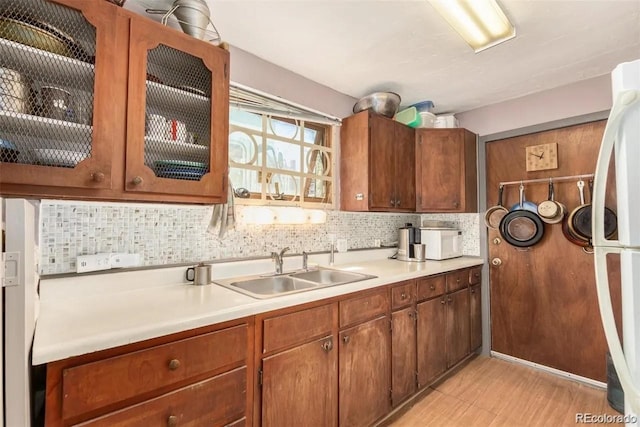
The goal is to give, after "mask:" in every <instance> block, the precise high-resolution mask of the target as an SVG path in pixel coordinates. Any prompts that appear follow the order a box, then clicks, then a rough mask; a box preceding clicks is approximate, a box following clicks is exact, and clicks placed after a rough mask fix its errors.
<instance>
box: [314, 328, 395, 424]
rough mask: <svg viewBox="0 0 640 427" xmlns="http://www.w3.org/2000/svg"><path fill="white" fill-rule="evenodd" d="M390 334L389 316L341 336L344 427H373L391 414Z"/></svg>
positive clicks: (340, 412) (342, 422)
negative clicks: (386, 415) (378, 420)
mask: <svg viewBox="0 0 640 427" xmlns="http://www.w3.org/2000/svg"><path fill="white" fill-rule="evenodd" d="M389 335H390V334H389V318H388V317H387V316H382V317H378V318H377V319H374V320H370V321H368V322H366V323H363V324H361V325H358V326H355V327H353V328H350V329H346V330H344V331H342V332H341V333H340V345H339V347H340V351H339V357H340V380H339V390H340V392H339V395H340V409H339V419H340V422H339V425H340V427H353V426H369V425H371V424H373V422H374V421H376V420H377V419H379V418H381V417H382V416H384V415H385V414H387V413H388V412H389V409H390V399H389V397H390V396H389V389H390V384H389V379H390V377H391V375H390V365H391V363H390V360H389V355H390V337H389ZM305 421H307V420H306V419H305ZM303 424H304V425H322V424H313V423H309V422H305V423H303Z"/></svg>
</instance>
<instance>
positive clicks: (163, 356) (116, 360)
mask: <svg viewBox="0 0 640 427" xmlns="http://www.w3.org/2000/svg"><path fill="white" fill-rule="evenodd" d="M247 333H248V331H247V325H240V326H234V327H232V328H228V329H223V330H221V331H216V332H211V333H208V334H204V335H200V336H197V337H193V338H187V339H184V340H180V341H176V342H173V343H169V344H164V345H160V346H157V347H152V348H149V349H146V350H140V351H136V352H134V353H129V354H124V355H122V356H116V357H111V358H108V359H104V360H99V361H97V362H92V363H87V364H84V365H79V366H75V367H72V368H67V369H64V370H63V371H62V396H63V400H62V417H63V418H64V419H70V418H72V417H75V416H78V415H81V414H84V413H87V412H89V411H93V410H96V409H99V408H102V407H105V406H107V405H112V404H115V403H118V402H122V401H125V400H127V399H131V398H134V397H135V396H139V395H141V394H144V393H148V392H152V391H153V390H156V389H158V388H161V387H165V386H168V385H171V384H175V383H178V382H180V381H184V380H187V379H189V378H192V377H196V376H198V375H202V374H206V373H208V372H215V371H216V370H220V369H221V368H233V367H234V366H235V367H237V366H240V365H243V364H244V362H245V360H246V357H247Z"/></svg>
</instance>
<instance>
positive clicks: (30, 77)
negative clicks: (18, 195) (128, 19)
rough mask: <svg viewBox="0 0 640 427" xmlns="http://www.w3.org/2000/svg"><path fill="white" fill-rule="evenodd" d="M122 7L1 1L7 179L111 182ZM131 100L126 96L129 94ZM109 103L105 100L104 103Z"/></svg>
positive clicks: (2, 154) (1, 153)
mask: <svg viewBox="0 0 640 427" xmlns="http://www.w3.org/2000/svg"><path fill="white" fill-rule="evenodd" d="M115 9H116V8H115V7H114V6H109V7H103V4H102V3H100V2H81V1H77V0H55V1H45V0H4V1H2V2H0V182H2V183H3V184H33V185H39V186H54V187H57V186H62V187H89V188H110V187H111V145H110V141H107V139H108V137H107V136H106V134H105V129H104V126H101V125H100V124H99V123H101V122H102V123H108V122H111V120H103V119H105V118H106V116H107V115H108V114H109V111H110V110H109V109H108V108H104V105H107V103H104V102H103V100H105V99H108V98H111V99H112V100H113V99H114V95H113V92H114V90H113V87H109V86H108V83H107V82H109V80H110V79H109V76H108V73H109V70H108V69H107V66H108V63H109V59H108V57H109V56H110V55H112V52H111V51H112V50H113V48H111V47H110V46H111V45H110V44H109V42H110V41H111V43H112V40H113V39H114V38H115V36H114V31H115V30H114V27H115V25H113V22H114V19H115ZM123 102H124V100H123ZM101 103H103V104H104V105H103V107H99V106H98V105H99V104H101Z"/></svg>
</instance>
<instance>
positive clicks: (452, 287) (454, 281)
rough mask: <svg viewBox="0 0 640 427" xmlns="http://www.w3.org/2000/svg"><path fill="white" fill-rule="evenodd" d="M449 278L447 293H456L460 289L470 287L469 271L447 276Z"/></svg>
mask: <svg viewBox="0 0 640 427" xmlns="http://www.w3.org/2000/svg"><path fill="white" fill-rule="evenodd" d="M445 277H446V278H447V292H454V291H457V290H458V289H462V288H465V287H467V286H469V270H468V269H464V270H457V271H453V272H451V273H448V274H446V275H445Z"/></svg>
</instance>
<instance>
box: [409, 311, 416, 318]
mask: <svg viewBox="0 0 640 427" xmlns="http://www.w3.org/2000/svg"><path fill="white" fill-rule="evenodd" d="M416 314H417V313H416V312H415V311H409V317H410V318H412V319H415V318H416V317H417V316H416Z"/></svg>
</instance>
